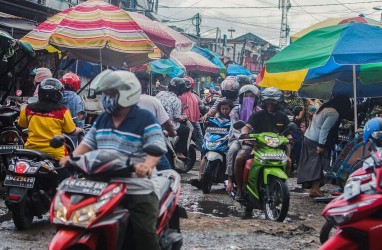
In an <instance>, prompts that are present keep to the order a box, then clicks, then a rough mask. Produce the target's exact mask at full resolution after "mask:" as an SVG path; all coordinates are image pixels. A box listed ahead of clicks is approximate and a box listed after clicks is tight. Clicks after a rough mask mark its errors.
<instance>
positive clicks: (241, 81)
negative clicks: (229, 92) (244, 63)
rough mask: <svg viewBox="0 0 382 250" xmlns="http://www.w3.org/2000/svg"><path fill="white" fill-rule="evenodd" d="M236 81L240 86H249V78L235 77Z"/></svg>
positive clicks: (244, 76)
mask: <svg viewBox="0 0 382 250" xmlns="http://www.w3.org/2000/svg"><path fill="white" fill-rule="evenodd" d="M236 80H237V81H238V83H239V84H240V86H243V85H247V84H251V78H250V77H249V76H246V75H237V76H236Z"/></svg>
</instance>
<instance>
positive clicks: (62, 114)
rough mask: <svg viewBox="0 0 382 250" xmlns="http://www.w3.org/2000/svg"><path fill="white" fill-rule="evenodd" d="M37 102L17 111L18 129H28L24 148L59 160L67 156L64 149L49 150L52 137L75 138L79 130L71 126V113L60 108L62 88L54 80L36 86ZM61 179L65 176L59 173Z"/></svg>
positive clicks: (63, 107)
mask: <svg viewBox="0 0 382 250" xmlns="http://www.w3.org/2000/svg"><path fill="white" fill-rule="evenodd" d="M38 88H39V90H38V102H35V103H32V104H28V105H27V106H26V107H25V108H23V109H22V110H21V111H20V117H19V120H18V125H19V126H20V127H21V128H28V139H27V141H26V142H25V145H24V147H25V148H26V149H33V150H37V151H42V152H44V153H47V154H49V155H50V156H52V158H53V159H55V160H57V161H58V160H60V159H61V158H62V157H64V156H65V154H66V149H65V147H64V146H62V147H60V148H52V147H51V146H50V140H51V139H52V137H53V136H55V135H63V133H66V134H70V135H78V134H79V133H80V132H81V131H82V129H80V128H77V127H76V125H75V124H74V122H73V119H72V116H71V115H70V111H69V110H68V109H67V108H66V107H65V106H64V105H63V104H61V100H62V96H63V93H64V86H63V85H62V83H61V82H60V81H59V80H57V79H55V78H47V79H45V80H43V81H42V82H41V83H40V84H39V86H38ZM59 174H60V177H61V178H64V177H65V176H63V175H65V173H59Z"/></svg>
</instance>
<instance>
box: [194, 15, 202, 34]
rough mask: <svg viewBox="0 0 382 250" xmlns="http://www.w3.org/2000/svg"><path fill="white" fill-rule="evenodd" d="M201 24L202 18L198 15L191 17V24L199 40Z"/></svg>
mask: <svg viewBox="0 0 382 250" xmlns="http://www.w3.org/2000/svg"><path fill="white" fill-rule="evenodd" d="M201 23H202V17H201V16H200V14H199V13H198V14H196V15H195V16H193V17H192V24H193V25H194V26H195V28H196V36H197V37H199V38H200V24H201Z"/></svg>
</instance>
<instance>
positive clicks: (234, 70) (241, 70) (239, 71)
mask: <svg viewBox="0 0 382 250" xmlns="http://www.w3.org/2000/svg"><path fill="white" fill-rule="evenodd" d="M227 75H229V76H237V75H246V76H250V75H252V73H251V71H249V70H248V69H247V68H246V67H243V66H241V65H238V64H228V68H227Z"/></svg>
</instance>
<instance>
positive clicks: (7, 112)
mask: <svg viewBox="0 0 382 250" xmlns="http://www.w3.org/2000/svg"><path fill="white" fill-rule="evenodd" d="M18 116H19V111H16V110H14V109H11V108H1V109H0V127H7V126H12V125H13V123H14V122H15V121H16V119H17V117H18Z"/></svg>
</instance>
